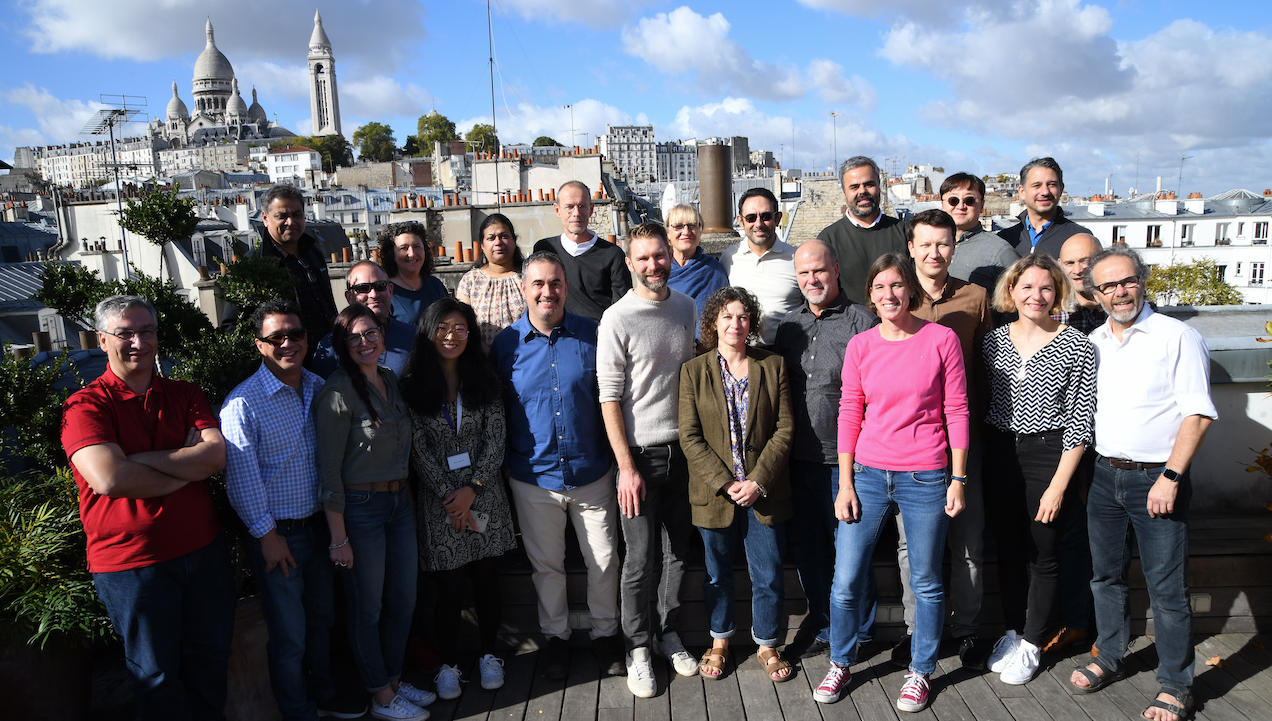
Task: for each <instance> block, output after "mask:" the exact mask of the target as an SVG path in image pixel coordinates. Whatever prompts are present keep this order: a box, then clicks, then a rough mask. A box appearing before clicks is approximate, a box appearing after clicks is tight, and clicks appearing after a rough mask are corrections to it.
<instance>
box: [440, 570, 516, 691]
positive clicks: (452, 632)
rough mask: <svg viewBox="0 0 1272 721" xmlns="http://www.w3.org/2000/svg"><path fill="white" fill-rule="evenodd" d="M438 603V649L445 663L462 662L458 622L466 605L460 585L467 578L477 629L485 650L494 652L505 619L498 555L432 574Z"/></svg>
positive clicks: (486, 652)
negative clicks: (469, 584) (470, 588)
mask: <svg viewBox="0 0 1272 721" xmlns="http://www.w3.org/2000/svg"><path fill="white" fill-rule="evenodd" d="M433 578H434V581H435V583H436V584H437V585H436V588H437V605H436V606H434V607H433V627H434V629H435V630H436V631H437V645H438V649H437V652H438V653H439V654H440V655H441V657H442V663H444V664H447V665H450V666H458V665H459V626H460V623H461V622H462V618H461V616H462V614H463V610H464V609H463V606H462V604H461V603H460V600H459V599H460V593H459V589H460V588H461V587H462V585H463V583H464V579H466V578H467V579H469V580H471V581H472V584H473V601H474V603H473V605H474V606H475V608H476V609H477V631H478V633H479V634H480V637H481V652H482V654H483V655H484V654H488V653H494V652H495V639H496V637H497V636H498V635H499V624H501V623H502V622H503V592H502V591H501V590H500V587H499V558H498V557H497V556H496V557H493V558H483V559H481V560H478V561H473V562H472V563H467V564H464V565H463V566H460V567H459V568H455V569H451V570H449V571H438V572H436V573H434V574H433Z"/></svg>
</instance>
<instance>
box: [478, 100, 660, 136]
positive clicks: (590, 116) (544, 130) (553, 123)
mask: <svg viewBox="0 0 1272 721" xmlns="http://www.w3.org/2000/svg"><path fill="white" fill-rule="evenodd" d="M573 106H574V108H573V109H574V132H575V134H576V135H575V140H574V142H570V111H569V110H567V109H565V108H563V107H561V106H548V107H544V106H540V105H531V104H529V103H520V104H518V105H517V106H516V107H515V108H508V107H506V106H500V107H499V109H498V110H499V126H498V130H499V139H500V141H502V142H504V143H529V142H532V141H533V140H534V139H535V138H537V137H539V136H540V135H546V136H548V137H550V138H554V139H555V140H556V141H557V142H559V143H561V144H562V145H567V146H568V145H580V146H583V145H592V144H593V143H595V142H596V139H597V137H598V136H599V135H603V134H604V133H605V125H606V123H608V124H610V125H631V124H640V125H643V124H648V122H649V119H648V118H646V117H645V115H644V114H643V113H641V114H638V115H636V116H635V117H633V116H632V115H631V114H630V113H628V112H626V111H624V110H620V109H619V108H616V107H614V106H613V105H607V104H606V103H603V102H601V101H599V100H593V99H590V98H589V99H585V100H577V101H575V102H574V103H573ZM510 110H511V114H510V115H509V111H510ZM477 123H486V124H489V123H490V116H489V115H482V116H478V117H474V118H465V119H463V120H458V121H456V122H455V128H456V129H457V130H458V131H459V132H460V134H461V135H462V134H464V133H467V132H468V131H469V130H472V127H473V126H474V125H476V124H477Z"/></svg>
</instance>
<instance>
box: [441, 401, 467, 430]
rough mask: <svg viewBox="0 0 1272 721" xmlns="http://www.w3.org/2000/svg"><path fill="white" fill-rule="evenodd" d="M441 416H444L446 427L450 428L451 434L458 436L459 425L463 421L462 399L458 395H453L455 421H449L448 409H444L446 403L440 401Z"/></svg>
mask: <svg viewBox="0 0 1272 721" xmlns="http://www.w3.org/2000/svg"><path fill="white" fill-rule="evenodd" d="M442 414H443V415H445V416H446V425H448V426H450V429H451V432H452V433H454V434H455V436H456V437H458V436H459V424H460V423H462V422H463V420H464V399H463V397H462V396H460V395H459V394H458V393H456V394H455V420H451V414H450V409H449V408H447V407H446V401H442Z"/></svg>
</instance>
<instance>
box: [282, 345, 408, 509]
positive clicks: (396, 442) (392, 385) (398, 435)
mask: <svg viewBox="0 0 1272 721" xmlns="http://www.w3.org/2000/svg"><path fill="white" fill-rule="evenodd" d="M380 377H381V378H382V379H384V387H385V389H386V390H387V391H388V398H385V397H384V396H382V395H380V392H379V391H378V390H376V388H375V386H374V385H371V384H369V383H368V384H367V393H368V394H369V396H370V398H371V404H372V405H373V406H374V407H375V411H376V413H378V414H379V415H380V423H379V425H376V424H374V423H372V421H371V413H370V411H369V410H368V409H367V405H366V404H365V403H363V402H362V399H361V398H360V397H359V396H358V392H357V391H356V390H355V389H354V387H353V380H352V379H351V378H350V377H349V376H348V374H346V373H345V371H344V369H343V368H341V369H337V370H336V372H335V373H332V374H331V377H330V378H328V379H327V382H326V384H325V385H323V387H322V390H321V391H319V392H318V399H317V400H316V401H314V429H315V431H317V437H318V448H317V453H316V454H315V455H316V457H317V461H318V486H319V495H318V500H319V502H320V503H322V506H323V508H325V509H327V510H328V511H332V512H334V513H344V508H345V494H344V490H345V486H346V485H349V484H357V483H379V482H382V481H400V480H404V479H405V478H406V471H407V466H408V464H409V463H410V457H411V413H410V410H409V409H408V408H407V405H406V401H405V400H404V399H403V398H402V393H401V392H400V391H399V390H398V381H397V376H395V375H393V371H391V370H389V369H388V368H384V367H381V368H380ZM297 442H299V439H297Z"/></svg>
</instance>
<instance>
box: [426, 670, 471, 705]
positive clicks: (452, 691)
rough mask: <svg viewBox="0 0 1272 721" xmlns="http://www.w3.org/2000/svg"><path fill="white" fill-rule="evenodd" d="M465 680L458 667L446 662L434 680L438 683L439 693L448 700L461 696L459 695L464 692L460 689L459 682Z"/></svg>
mask: <svg viewBox="0 0 1272 721" xmlns="http://www.w3.org/2000/svg"><path fill="white" fill-rule="evenodd" d="M463 680H464V679H463V678H461V677H460V675H459V669H458V668H456V667H454V666H447V665H446V664H442V668H441V669H440V670H439V671H438V672H437V676H435V677H434V678H433V681H435V682H436V683H437V695H438V696H439V697H441V698H443V699H446V700H447V701H449V700H451V699H453V698H459V695H460V694H461V693H463V692H462V691H460V690H459V683H460V682H461V681H463Z"/></svg>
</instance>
